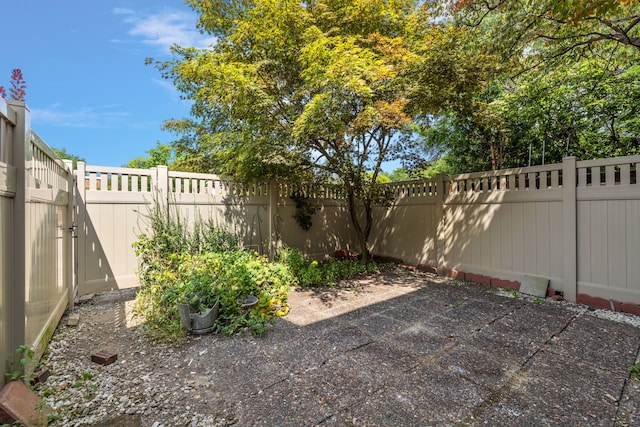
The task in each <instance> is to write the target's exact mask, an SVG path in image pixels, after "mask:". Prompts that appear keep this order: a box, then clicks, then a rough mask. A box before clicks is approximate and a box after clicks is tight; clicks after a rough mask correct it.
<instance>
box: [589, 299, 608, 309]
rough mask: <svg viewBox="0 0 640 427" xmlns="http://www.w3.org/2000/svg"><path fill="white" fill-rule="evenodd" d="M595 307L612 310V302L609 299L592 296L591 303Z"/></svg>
mask: <svg viewBox="0 0 640 427" xmlns="http://www.w3.org/2000/svg"><path fill="white" fill-rule="evenodd" d="M589 305H590V306H591V307H593V308H600V309H602V310H611V303H610V302H609V300H608V299H605V298H601V297H594V296H592V297H591V304H589Z"/></svg>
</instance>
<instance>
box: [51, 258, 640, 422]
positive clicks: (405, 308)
mask: <svg viewBox="0 0 640 427" xmlns="http://www.w3.org/2000/svg"><path fill="white" fill-rule="evenodd" d="M289 302H290V306H291V311H290V314H289V315H288V316H286V317H285V318H282V319H279V320H278V322H277V323H276V324H275V325H274V326H273V327H272V328H270V329H269V331H268V332H267V334H266V335H264V336H262V337H252V336H236V337H226V336H220V335H207V336H202V337H199V338H194V339H190V340H189V341H188V342H187V343H186V344H185V345H183V346H181V347H178V348H175V349H174V350H172V351H174V352H175V360H176V361H177V362H176V366H175V368H178V367H179V368H180V369H181V370H184V369H185V368H186V369H187V370H188V371H189V372H188V373H187V374H188V375H187V376H186V377H184V376H183V375H178V374H176V373H175V372H176V371H177V370H176V369H174V367H172V366H162V365H161V364H160V363H159V362H158V361H157V360H154V358H155V357H156V355H155V354H154V353H160V352H161V351H154V350H153V349H152V350H149V349H147V350H146V352H145V351H142V352H141V351H140V348H138V349H133V348H127V347H126V346H124V345H123V344H118V340H117V338H114V341H113V343H112V344H113V345H114V346H115V350H116V351H117V352H118V354H119V355H118V358H119V359H118V360H119V361H120V360H123V362H122V364H121V363H120V362H118V363H116V364H114V365H110V366H106V367H104V368H102V369H101V370H100V372H99V374H97V375H101V376H103V375H104V376H108V375H114V378H118V376H119V375H120V377H119V378H122V374H123V373H118V370H124V371H126V372H128V374H126V375H128V376H127V378H131V379H132V381H133V382H131V383H128V384H122V386H123V387H124V390H132V389H135V388H136V387H142V386H141V385H138V386H136V382H135V378H136V377H138V376H140V375H146V376H147V377H148V376H156V377H159V378H163V379H164V380H163V381H164V383H166V384H167V385H168V387H173V388H175V389H180V390H183V391H184V390H186V391H185V393H186V394H187V395H188V396H190V398H189V400H188V401H180V402H178V401H176V400H174V399H168V400H167V399H165V400H166V401H162V402H160V403H158V406H155V409H153V407H154V405H150V404H149V400H152V399H153V396H151V395H147V396H146V397H145V396H141V397H140V402H144V404H142V403H140V404H136V405H137V406H136V405H133V406H132V408H133V410H131V411H129V412H128V413H131V412H135V414H133V415H130V416H125V415H124V414H119V413H118V412H117V411H116V410H114V411H113V412H112V413H111V414H110V415H112V416H113V417H120V418H115V420H119V422H125V421H126V420H128V421H129V422H131V423H132V424H130V425H155V426H159V425H165V426H167V425H173V424H172V422H171V420H169V419H163V418H162V415H159V414H161V413H162V411H159V410H160V409H162V406H163V405H166V408H167V409H168V408H169V407H170V406H171V405H178V404H179V405H183V406H186V408H187V409H185V411H191V412H193V413H194V414H200V415H207V414H208V415H209V416H210V418H209V420H210V421H211V420H216V422H218V423H219V424H220V425H238V426H259V425H262V426H303V425H323V426H351V425H353V426H431V425H442V426H456V425H458V426H460V425H477V426H481V425H488V426H547V425H554V426H627V425H634V426H639V425H640V381H636V380H632V379H630V374H629V366H630V365H631V364H633V363H634V362H635V361H636V359H637V357H638V350H639V346H640V329H639V328H638V327H637V326H634V325H633V324H631V323H634V321H633V319H634V318H633V316H631V315H624V316H627V317H628V318H629V319H631V320H632V321H631V322H630V323H624V322H620V321H613V320H609V319H606V318H602V317H598V316H595V315H594V314H597V313H596V312H594V311H592V310H589V309H588V308H587V307H585V306H576V305H572V304H568V303H558V302H548V301H541V302H540V301H534V300H533V299H532V298H523V297H521V296H520V297H517V298H514V297H511V296H508V294H506V292H502V293H499V292H498V291H497V289H496V288H490V287H487V286H483V285H477V284H471V283H464V284H463V283H460V282H454V281H449V280H445V279H443V278H439V277H436V276H432V275H428V274H422V273H411V272H406V271H402V270H395V271H393V272H390V273H385V274H384V275H379V276H374V277H371V278H367V279H365V280H360V281H355V282H352V283H351V284H350V285H349V286H347V287H341V288H333V289H323V290H295V291H292V293H291V294H290V299H289ZM122 303H123V301H122V300H116V301H114V300H112V299H109V298H106V297H104V296H103V297H96V298H94V299H93V300H92V301H90V302H89V303H86V304H83V305H81V306H80V309H79V310H80V312H81V313H82V310H83V307H85V306H87V307H90V306H92V305H93V306H96V307H98V306H99V307H102V309H103V310H106V312H103V314H104V313H111V314H113V317H114V319H115V318H116V317H122V316H121V313H119V312H118V310H121V307H122V305H123V304H122ZM127 303H130V301H128V302H127ZM118 307H120V308H118ZM82 316H83V317H82V320H81V321H82V322H84V324H85V327H84V328H81V329H78V330H77V331H72V332H69V333H73V334H77V335H78V336H77V337H76V339H79V340H82V339H91V338H90V335H92V334H91V333H90V331H92V330H97V329H95V328H99V327H100V324H99V323H100V322H102V323H104V318H103V319H102V320H100V321H98V318H93V317H92V316H91V314H89V312H88V311H87V312H84V313H83V314H82ZM636 320H637V319H636ZM92 322H94V323H92ZM636 324H637V323H636ZM116 329H117V328H116ZM136 329H137V328H135V327H129V328H120V329H119V330H120V331H121V333H133V331H134V330H136ZM83 330H84V331H85V332H83ZM82 334H85V335H87V334H88V335H89V336H87V337H86V338H82V337H81V335H82ZM55 340H56V338H55V337H54V340H53V342H55ZM69 351H71V350H69ZM141 353H142V354H141ZM48 357H55V351H53V353H50V354H49V356H48ZM67 357H75V356H73V354H72V353H67ZM85 359H86V357H84V358H83V357H80V356H77V359H76V360H77V363H87V365H88V366H90V362H89V361H87V360H85ZM187 364H188V368H187ZM178 365H180V366H178ZM80 369H88V368H80ZM127 370H128V371H127ZM189 373H190V374H189ZM110 381H112V382H114V381H116V382H117V380H115V379H112V380H110ZM127 381H129V380H127ZM141 393H142V392H141ZM145 400H146V401H145ZM185 402H188V403H185ZM139 408H142V409H139ZM154 411H155V412H154ZM122 417H124V418H122ZM196 418H197V417H196ZM196 418H194V420H196ZM197 419H202V418H197ZM113 421H114V418H111V420H110V421H106V422H105V423H103V424H100V425H108V424H109V423H110V422H113ZM194 423H195V425H205V424H206V422H201V423H197V422H195V421H194Z"/></svg>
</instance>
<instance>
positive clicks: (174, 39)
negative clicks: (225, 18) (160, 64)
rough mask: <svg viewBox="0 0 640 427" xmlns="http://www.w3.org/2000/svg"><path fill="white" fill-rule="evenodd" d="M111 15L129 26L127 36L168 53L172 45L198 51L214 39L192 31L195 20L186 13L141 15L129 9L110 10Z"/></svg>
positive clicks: (163, 12) (165, 11) (191, 14)
mask: <svg viewBox="0 0 640 427" xmlns="http://www.w3.org/2000/svg"><path fill="white" fill-rule="evenodd" d="M113 13H115V14H117V15H122V16H123V21H124V22H125V23H126V24H128V25H130V27H131V28H130V29H129V31H128V34H129V35H130V36H134V37H135V38H137V39H139V40H140V41H141V42H142V43H144V44H148V45H152V46H156V47H158V48H160V49H161V50H163V51H164V52H169V48H170V47H171V46H172V45H174V44H176V45H179V46H184V47H198V48H202V47H206V46H209V45H211V44H212V43H214V41H215V38H213V37H207V36H205V35H203V34H201V33H200V32H199V31H198V30H197V29H196V20H197V17H196V15H195V14H193V13H190V12H186V11H179V10H173V9H164V10H162V11H161V12H159V13H156V14H151V15H143V14H141V13H137V12H135V11H133V10H130V9H114V10H113Z"/></svg>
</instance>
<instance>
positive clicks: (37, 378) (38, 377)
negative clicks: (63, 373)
mask: <svg viewBox="0 0 640 427" xmlns="http://www.w3.org/2000/svg"><path fill="white" fill-rule="evenodd" d="M49 375H51V372H49V370H48V369H43V370H42V371H40V372H38V373H36V374H35V375H34V376H33V378H32V379H31V385H35V384H38V383H43V382H45V381H47V378H49Z"/></svg>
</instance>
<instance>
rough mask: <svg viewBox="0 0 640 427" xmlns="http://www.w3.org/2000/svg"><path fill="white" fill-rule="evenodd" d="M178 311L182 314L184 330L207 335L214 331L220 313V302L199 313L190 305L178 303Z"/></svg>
mask: <svg viewBox="0 0 640 427" xmlns="http://www.w3.org/2000/svg"><path fill="white" fill-rule="evenodd" d="M178 311H179V312H180V323H181V324H182V327H183V328H184V329H186V330H187V331H189V332H191V333H192V334H198V335H199V334H206V333H209V332H211V331H213V329H214V325H213V324H214V322H215V321H216V319H217V318H218V313H219V311H220V300H218V301H216V303H215V304H214V305H213V307H211V308H208V309H206V310H205V311H203V312H197V311H196V310H194V309H193V307H192V306H191V305H189V304H180V303H178Z"/></svg>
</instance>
